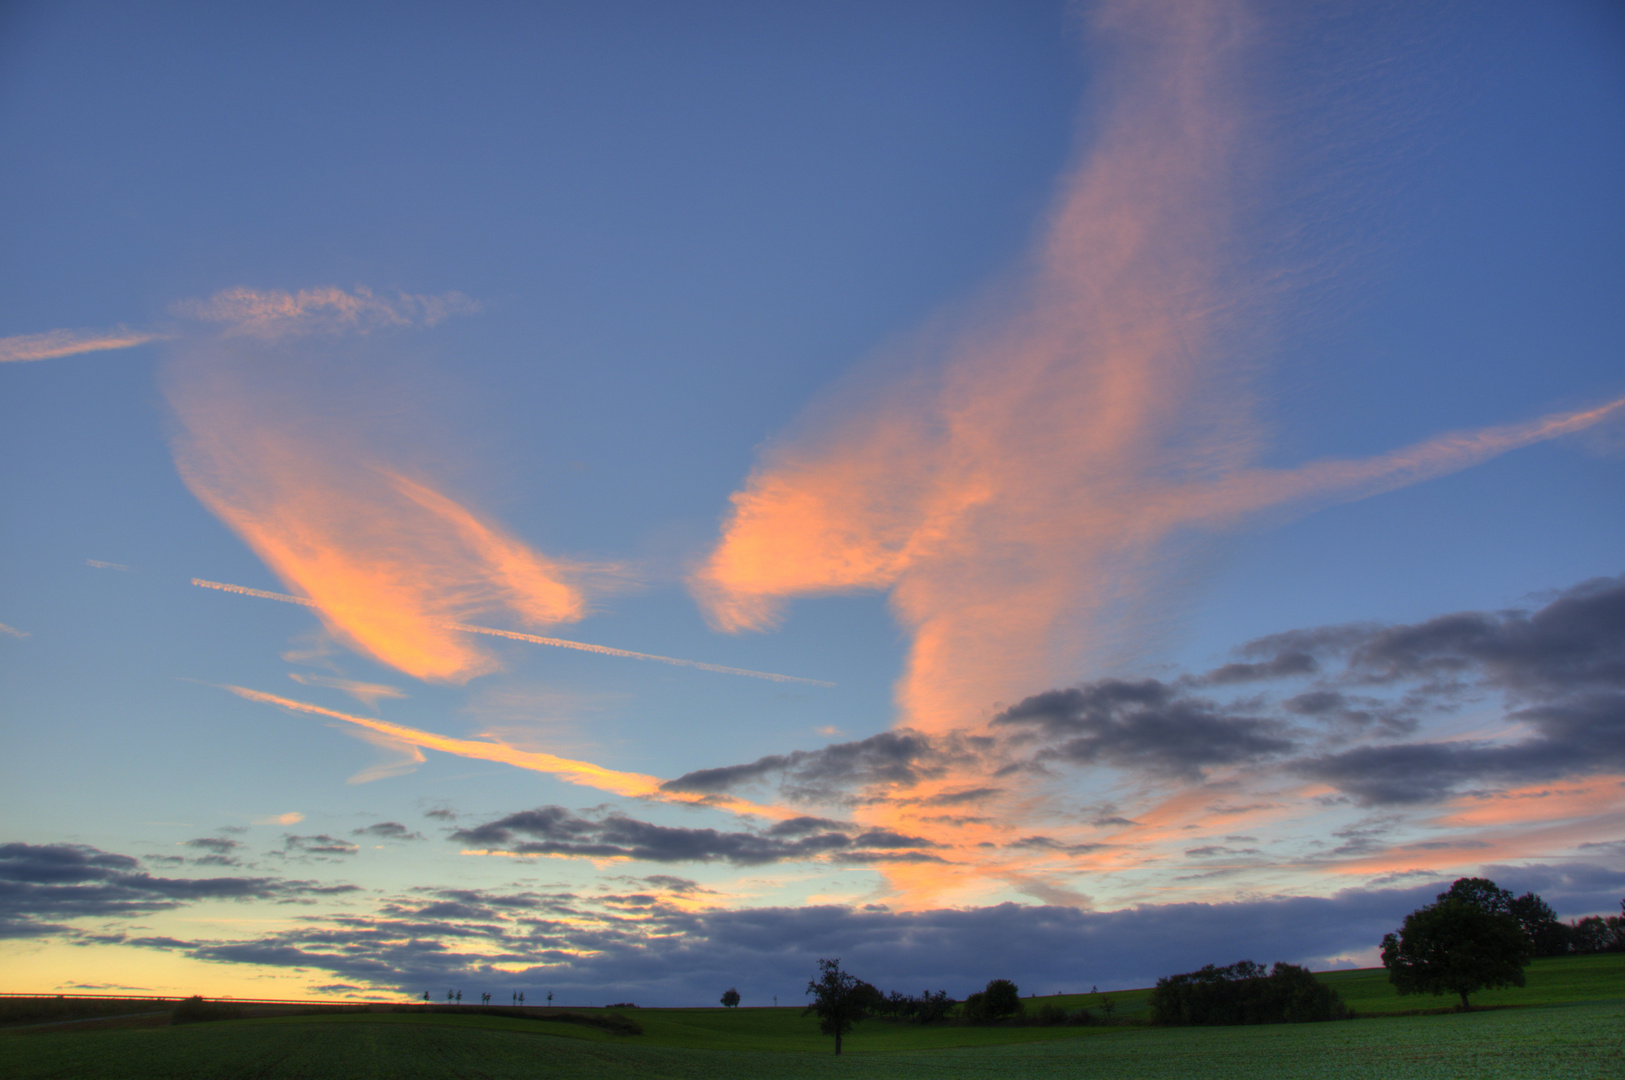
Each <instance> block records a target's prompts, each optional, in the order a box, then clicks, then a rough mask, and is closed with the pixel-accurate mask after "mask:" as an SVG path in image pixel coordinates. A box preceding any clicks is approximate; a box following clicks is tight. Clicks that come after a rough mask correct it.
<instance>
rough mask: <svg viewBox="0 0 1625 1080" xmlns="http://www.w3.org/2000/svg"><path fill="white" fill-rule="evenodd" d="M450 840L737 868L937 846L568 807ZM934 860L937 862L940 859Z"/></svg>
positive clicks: (805, 824)
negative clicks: (707, 825) (738, 828)
mask: <svg viewBox="0 0 1625 1080" xmlns="http://www.w3.org/2000/svg"><path fill="white" fill-rule="evenodd" d="M451 839H453V840H456V841H458V842H460V843H464V844H475V845H479V846H481V847H485V848H496V849H500V850H503V851H511V852H513V853H515V854H519V855H570V856H580V857H583V858H617V857H618V858H627V859H637V860H640V861H645V862H702V863H703V862H719V861H720V862H729V863H733V864H735V865H738V866H760V865H764V864H767V863H776V862H790V861H803V860H816V859H822V858H824V857H826V856H837V855H838V856H840V857H841V858H842V859H843V860H845V861H849V862H850V861H872V862H908V861H918V860H919V858H920V857H921V855H920V853H915V854H912V855H911V854H909V853H908V851H909V849H918V848H930V847H935V846H936V845H935V844H933V843H932V842H931V841H929V840H926V839H924V838H923V837H918V836H905V835H902V834H900V833H896V832H892V831H889V830H884V829H870V830H867V831H856V830H855V829H854V827H853V826H850V825H845V824H842V823H838V822H830V821H827V820H825V819H823V818H813V817H803V818H791V819H790V820H789V821H785V822H780V823H778V824H777V825H775V826H773V827H772V828H770V829H768V830H767V831H765V832H723V831H720V830H717V829H690V828H682V827H676V826H669V825H655V824H653V823H651V822H647V821H638V820H637V819H635V818H631V817H627V816H626V815H625V814H621V813H611V814H607V815H605V816H603V817H596V818H588V817H581V816H579V815H577V814H574V813H572V812H571V811H569V810H566V809H565V808H564V807H562V806H543V807H539V808H537V809H535V810H523V811H520V812H519V813H516V814H509V815H507V816H506V817H503V818H499V819H497V820H495V821H490V822H487V823H485V824H483V825H476V826H473V827H472V828H467V829H458V830H456V831H454V832H453V833H452V834H451ZM933 858H934V857H933Z"/></svg>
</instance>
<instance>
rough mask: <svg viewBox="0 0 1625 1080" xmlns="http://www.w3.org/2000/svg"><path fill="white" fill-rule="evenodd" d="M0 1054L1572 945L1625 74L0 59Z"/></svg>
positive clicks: (904, 42)
mask: <svg viewBox="0 0 1625 1080" xmlns="http://www.w3.org/2000/svg"><path fill="white" fill-rule="evenodd" d="M0 146H3V147H4V148H5V158H4V160H5V167H4V168H0V207H4V209H3V210H0V252H3V255H0V282H3V287H0V443H3V448H4V449H3V451H0V452H3V454H4V458H3V460H4V461H5V462H6V467H5V468H4V470H3V471H0V482H3V484H4V487H3V493H0V499H3V501H0V507H3V508H4V513H3V515H0V685H3V686H4V687H5V692H4V694H3V695H0V725H3V726H0V732H3V745H4V747H5V752H4V753H3V754H0V825H3V826H4V827H3V829H0V991H5V992H53V993H55V992H76V991H77V992H88V991H106V992H121V993H154V994H174V993H186V994H191V993H202V994H205V995H208V996H235V997H258V998H289V997H291V998H306V997H312V996H325V997H333V998H391V997H398V996H400V995H407V996H412V997H417V996H420V995H421V994H422V993H424V992H430V993H432V994H433V995H434V996H437V997H438V996H439V995H440V994H441V993H444V992H446V991H447V990H450V989H462V990H465V991H466V992H468V993H470V994H479V993H492V994H493V996H494V997H495V998H496V999H498V1000H501V999H504V998H505V997H506V996H507V995H509V994H515V993H519V992H524V993H526V994H527V996H528V997H529V998H531V999H533V1000H536V999H539V998H541V997H542V996H543V995H545V994H547V993H549V992H552V993H554V994H555V995H556V996H557V998H558V1000H559V1001H561V1002H565V1003H574V1004H582V1005H592V1004H603V1003H606V1002H611V1001H635V1002H637V1003H639V1004H646V1005H694V1004H712V1003H714V1001H715V1000H716V998H717V997H718V996H719V995H720V994H721V992H722V991H723V990H725V989H727V988H728V987H729V986H737V988H738V989H739V991H740V993H741V994H742V995H743V998H744V1004H746V1005H747V1006H748V1005H753V1004H754V1005H762V1004H768V1003H769V1001H770V999H771V1000H782V1002H783V1003H786V1004H793V1003H799V1002H800V1001H801V1000H802V993H801V991H802V988H803V987H804V986H805V984H806V980H807V979H808V978H810V977H811V975H812V973H813V971H814V969H815V961H816V960H817V959H818V958H821V957H840V958H842V960H843V963H844V965H845V966H846V967H847V969H848V970H851V971H853V972H854V973H855V974H857V975H859V976H860V977H862V978H865V979H867V980H868V981H870V982H873V983H875V984H877V985H879V986H881V987H882V989H886V990H890V989H900V990H904V991H906V992H911V993H912V992H916V991H918V990H919V989H920V988H922V987H930V988H932V989H936V988H942V989H946V990H947V991H948V992H949V993H950V994H952V995H954V996H957V997H963V996H964V995H965V994H967V993H969V992H971V991H973V990H975V989H978V988H979V987H981V986H982V985H983V984H984V983H985V982H987V981H988V980H989V979H992V978H1010V979H1013V980H1014V981H1016V982H1017V983H1018V985H1019V986H1020V987H1021V988H1022V989H1023V991H1025V992H1038V993H1052V992H1057V991H1077V990H1081V989H1085V988H1088V987H1090V986H1099V987H1101V988H1102V989H1106V988H1112V987H1129V986H1143V985H1147V984H1149V983H1150V982H1152V981H1154V980H1155V979H1156V978H1157V977H1159V976H1161V975H1165V974H1169V973H1171V972H1175V971H1182V970H1190V969H1192V968H1195V967H1199V966H1201V965H1203V964H1206V963H1218V964H1225V963H1232V962H1234V961H1236V960H1238V959H1241V958H1243V956H1245V957H1246V958H1250V959H1254V960H1257V961H1260V962H1263V963H1270V962H1273V961H1277V960H1285V961H1291V962H1296V963H1305V964H1309V965H1310V966H1312V967H1315V968H1317V969H1320V968H1332V967H1350V966H1369V965H1372V964H1375V963H1376V962H1377V959H1376V954H1377V946H1378V943H1379V942H1380V939H1381V936H1382V935H1383V933H1385V932H1387V931H1389V930H1391V929H1393V928H1394V927H1395V926H1397V925H1398V922H1399V921H1400V920H1401V919H1402V918H1403V916H1404V914H1405V913H1406V912H1408V911H1410V910H1412V909H1413V908H1415V907H1416V906H1419V905H1420V904H1421V903H1425V902H1427V901H1428V900H1430V899H1431V898H1432V895H1433V894H1434V893H1435V892H1437V891H1439V890H1440V889H1441V888H1443V887H1444V885H1445V884H1446V883H1448V882H1449V881H1451V880H1453V879H1454V878H1456V877H1459V876H1468V875H1482V876H1488V877H1492V878H1493V879H1494V880H1496V881H1497V882H1498V883H1499V884H1501V885H1503V886H1505V887H1508V888H1512V889H1514V890H1515V891H1517V892H1523V891H1528V890H1533V891H1537V892H1539V893H1540V894H1541V895H1542V896H1544V897H1545V898H1546V899H1547V900H1548V902H1550V903H1551V904H1552V905H1553V906H1554V907H1555V908H1556V909H1557V911H1558V913H1559V915H1560V916H1562V917H1564V918H1574V917H1579V916H1583V915H1587V914H1592V913H1599V912H1612V911H1615V910H1617V906H1618V904H1619V902H1620V897H1621V895H1622V894H1625V545H1622V543H1621V540H1622V538H1625V363H1622V359H1625V358H1622V353H1621V343H1622V342H1625V203H1622V202H1621V200H1620V199H1619V198H1618V192H1619V191H1621V190H1625V14H1622V12H1621V10H1620V9H1619V8H1618V6H1617V5H1613V4H1610V3H1603V2H1582V0H1561V2H1555V3H1554V2H1549V0H1548V2H1541V3H1535V2H1532V0H1531V2H1526V0H1497V2H1493V3H1473V4H1454V3H1424V4H1370V3H1362V4H1339V3H1313V4H1304V3H1284V2H1279V3H1278V2H1263V0H1259V2H1251V3H1249V2H1245V0H1181V2H1178V3H1174V2H1171V0H1104V2H1100V3H1085V4H1065V3H1051V2H1032V3H998V4H989V3H943V2H932V3H908V2H895V3H880V4H875V3H866V4H856V3H850V4H848V3H819V4H775V5H759V4H744V3H739V4H733V3H706V4H668V3H635V2H629V3H624V4H618V5H603V4H590V3H568V2H559V3H550V4H546V5H528V6H517V5H507V4H477V3H476V4H467V5H459V6H457V7H456V8H455V9H454V8H450V7H446V6H444V5H427V4H394V5H388V6H385V5H379V4H362V3H356V4H340V5H331V4H327V5H315V4H301V3H291V2H290V3H278V4H239V5H231V6H229V7H222V6H219V5H201V4H165V3H152V4H146V5H139V6H131V5H122V4H111V3H54V4H43V3H30V2H13V3H8V4H5V5H3V6H0Z"/></svg>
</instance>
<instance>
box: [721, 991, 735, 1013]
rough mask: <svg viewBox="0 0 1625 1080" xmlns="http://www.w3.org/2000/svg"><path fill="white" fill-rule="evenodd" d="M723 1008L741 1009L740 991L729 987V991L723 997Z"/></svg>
mask: <svg viewBox="0 0 1625 1080" xmlns="http://www.w3.org/2000/svg"><path fill="white" fill-rule="evenodd" d="M722 1007H723V1008H725V1009H737V1008H739V991H738V990H735V989H734V988H733V987H731V986H730V987H728V989H727V991H726V992H724V993H723V995H722Z"/></svg>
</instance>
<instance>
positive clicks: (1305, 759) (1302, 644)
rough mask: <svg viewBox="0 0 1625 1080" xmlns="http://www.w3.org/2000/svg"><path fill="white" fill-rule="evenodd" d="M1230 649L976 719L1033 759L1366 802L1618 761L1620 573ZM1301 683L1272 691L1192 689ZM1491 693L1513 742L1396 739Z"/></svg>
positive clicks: (1538, 778) (1624, 623)
mask: <svg viewBox="0 0 1625 1080" xmlns="http://www.w3.org/2000/svg"><path fill="white" fill-rule="evenodd" d="M1237 656H1238V658H1239V659H1238V660H1237V661H1236V662H1235V663H1232V664H1228V665H1225V666H1223V667H1220V668H1216V669H1214V670H1212V671H1209V672H1207V673H1206V674H1204V675H1201V676H1194V677H1181V678H1178V679H1174V680H1172V681H1161V680H1157V679H1144V680H1139V681H1130V680H1122V679H1104V680H1100V681H1098V682H1092V683H1087V684H1084V685H1082V686H1077V687H1072V688H1068V689H1063V690H1050V691H1047V692H1045V693H1041V694H1035V695H1033V696H1032V697H1029V698H1027V699H1026V700H1025V701H1022V702H1021V703H1020V704H1018V705H1016V706H1015V707H1014V708H1011V709H1008V710H1006V711H1005V712H1003V713H1001V714H999V715H998V716H997V717H995V719H994V721H993V723H994V726H995V728H996V729H1000V730H1004V731H1006V732H1014V733H1019V734H1018V736H1017V738H1018V741H1019V740H1020V739H1026V740H1027V742H1028V744H1029V747H1030V752H1031V754H1032V758H1031V759H1030V760H1031V761H1032V762H1034V763H1038V764H1045V763H1053V762H1058V761H1059V762H1071V763H1075V764H1080V765H1112V766H1116V767H1119V768H1125V769H1132V770H1135V771H1138V772H1141V773H1145V774H1148V775H1151V776H1161V777H1173V778H1181V779H1186V780H1199V779H1201V778H1202V777H1203V776H1204V774H1205V771H1206V770H1207V769H1208V768H1210V767H1212V766H1225V765H1232V766H1233V765H1253V764H1268V765H1271V766H1272V767H1279V768H1282V769H1284V770H1286V771H1287V772H1289V773H1295V774H1297V775H1300V776H1304V777H1308V778H1311V779H1314V780H1318V781H1322V782H1324V783H1327V784H1330V785H1332V786H1333V787H1335V788H1337V789H1338V790H1339V791H1341V792H1342V793H1343V796H1342V797H1347V798H1349V799H1352V800H1353V801H1354V802H1357V803H1360V804H1362V805H1366V806H1397V805H1405V804H1417V803H1425V802H1432V801H1436V800H1440V799H1445V798H1449V797H1451V796H1452V795H1454V794H1455V793H1457V792H1459V791H1461V790H1463V789H1467V788H1472V787H1495V786H1506V785H1524V784H1532V783H1543V782H1547V781H1553V780H1558V779H1561V778H1564V777H1570V776H1579V775H1586V774H1594V773H1607V772H1625V576H1622V577H1618V578H1597V579H1594V580H1591V581H1586V582H1583V583H1581V584H1579V585H1576V586H1574V587H1572V588H1570V589H1567V590H1565V591H1563V592H1561V593H1559V594H1557V595H1556V597H1555V598H1554V599H1552V600H1551V601H1550V602H1549V603H1547V604H1546V605H1545V606H1543V607H1540V608H1538V609H1537V610H1534V611H1522V610H1517V611H1501V612H1458V613H1455V614H1451V615H1443V616H1440V617H1438V618H1435V619H1429V620H1426V621H1424V622H1419V623H1415V624H1408V625H1398V626H1384V625H1378V624H1373V623H1359V624H1349V625H1343V626H1329V627H1316V628H1311V629H1305V630H1294V631H1289V632H1287V633H1283V634H1274V635H1271V636H1269V637H1265V638H1259V639H1257V640H1255V641H1251V642H1248V643H1247V644H1245V645H1243V646H1241V647H1240V648H1239V649H1238V650H1237ZM1311 677H1312V678H1311ZM1305 678H1310V684H1309V685H1308V686H1303V685H1302V683H1301V682H1298V683H1296V684H1295V685H1292V684H1289V688H1290V689H1291V690H1292V692H1291V693H1289V694H1288V695H1287V696H1286V697H1285V698H1284V699H1281V700H1276V699H1273V698H1271V697H1270V696H1268V694H1267V693H1260V694H1258V695H1257V696H1255V697H1252V698H1247V699H1243V700H1218V699H1215V698H1211V697H1206V696H1201V694H1200V693H1199V691H1200V690H1201V689H1202V688H1210V689H1211V688H1215V687H1222V686H1226V685H1230V684H1237V683H1242V682H1268V681H1270V680H1294V681H1296V680H1301V679H1305ZM1497 695H1498V696H1500V697H1501V698H1502V700H1503V702H1504V708H1505V712H1504V714H1503V715H1504V716H1505V717H1506V718H1507V719H1508V720H1509V721H1513V722H1515V723H1520V724H1522V725H1524V727H1525V729H1526V731H1527V734H1526V735H1525V736H1524V737H1522V738H1518V739H1516V740H1514V741H1510V742H1508V741H1504V740H1479V741H1471V740H1468V741H1460V740H1455V741H1425V740H1415V739H1411V738H1407V736H1411V735H1413V734H1414V733H1415V731H1416V729H1417V727H1418V726H1419V722H1420V721H1419V717H1422V716H1425V715H1428V714H1435V713H1441V712H1449V711H1452V710H1455V709H1458V708H1460V707H1462V706H1463V705H1465V704H1468V703H1481V702H1482V701H1484V700H1485V699H1486V698H1494V697H1495V696H1497ZM1351 744H1353V745H1351ZM1119 823H1121V822H1119Z"/></svg>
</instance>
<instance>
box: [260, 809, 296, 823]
mask: <svg viewBox="0 0 1625 1080" xmlns="http://www.w3.org/2000/svg"><path fill="white" fill-rule="evenodd" d="M303 820H305V815H303V814H301V813H300V812H299V811H297V810H289V811H288V812H287V813H285V814H271V815H269V816H267V817H261V818H255V819H254V824H256V825H297V824H299V823H300V822H301V821H303Z"/></svg>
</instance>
